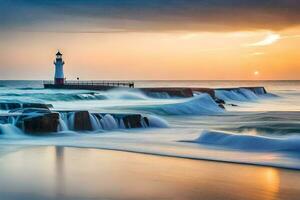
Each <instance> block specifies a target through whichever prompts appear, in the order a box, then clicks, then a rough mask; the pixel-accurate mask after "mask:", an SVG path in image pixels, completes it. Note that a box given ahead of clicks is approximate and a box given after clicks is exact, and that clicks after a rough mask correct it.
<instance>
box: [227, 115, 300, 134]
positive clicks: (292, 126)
mask: <svg viewBox="0 0 300 200" xmlns="http://www.w3.org/2000/svg"><path fill="white" fill-rule="evenodd" d="M226 120H228V121H227V123H228V125H229V127H228V126H227V127H226V126H225V127H223V128H222V129H223V130H226V131H233V132H254V133H258V134H268V135H270V136H274V135H280V136H282V135H292V134H295V135H300V112H297V111H280V112H279V111H276V112H275V111H272V112H254V113H247V114H246V115H245V114H243V115H236V116H235V115H232V116H228V117H227V119H226ZM236 122H238V123H236Z"/></svg>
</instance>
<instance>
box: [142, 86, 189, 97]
mask: <svg viewBox="0 0 300 200" xmlns="http://www.w3.org/2000/svg"><path fill="white" fill-rule="evenodd" d="M140 90H141V91H143V92H144V93H145V94H146V95H148V96H151V97H155V95H153V94H155V93H165V94H168V95H169V96H170V97H193V96H194V95H193V91H192V89H191V88H172V87H170V88H140Z"/></svg>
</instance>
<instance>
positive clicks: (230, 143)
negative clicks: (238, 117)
mask: <svg viewBox="0 0 300 200" xmlns="http://www.w3.org/2000/svg"><path fill="white" fill-rule="evenodd" d="M189 142H193V143H198V144H204V145H212V146H219V147H224V148H228V149H238V150H243V151H260V152H262V151H272V152H274V151H291V152H294V153H297V154H299V151H300V136H288V137H281V138H270V137H264V136H257V135H247V134H234V133H229V132H222V131H212V130H204V131H203V132H202V133H201V134H200V136H199V137H198V138H196V139H195V140H191V141H189Z"/></svg>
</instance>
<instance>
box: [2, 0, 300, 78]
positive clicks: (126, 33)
mask: <svg viewBox="0 0 300 200" xmlns="http://www.w3.org/2000/svg"><path fill="white" fill-rule="evenodd" d="M299 10H300V2H299V1H298V0H201V1H200V0H199V1H195V0H131V1H130V0H123V1H122V0H101V1H97V0H60V1H59V0H43V1H42V0H40V1H39V0H13V1H12V0H0V20H1V21H0V79H40V80H41V79H51V78H52V77H53V71H54V65H53V60H54V56H55V53H56V51H57V49H60V50H61V51H62V53H63V54H64V59H65V62H66V65H65V75H66V77H67V78H68V79H74V78H76V77H80V78H81V79H139V80H141V79H142V80H145V79H154V80H163V79H171V80H175V79H182V80H208V79H212V80H216V79H222V80H224V79H225V80H243V79H247V80H258V79H263V80H267V79H281V80H282V79H297V80H299V79H300V51H299V47H300V12H299Z"/></svg>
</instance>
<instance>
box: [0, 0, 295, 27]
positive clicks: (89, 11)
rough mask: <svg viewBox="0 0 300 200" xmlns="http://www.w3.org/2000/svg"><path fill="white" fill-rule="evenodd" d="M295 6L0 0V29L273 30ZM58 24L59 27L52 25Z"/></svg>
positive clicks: (240, 1)
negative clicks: (60, 24)
mask: <svg viewBox="0 0 300 200" xmlns="http://www.w3.org/2000/svg"><path fill="white" fill-rule="evenodd" d="M299 10H300V4H299V2H298V1H297V0H284V1H282V0H226V1H225V0H201V1H200V0H199V1H195V0H101V1H99V0H43V1H41V0H13V1H12V0H0V19H1V21H0V27H1V29H34V30H39V31H40V30H45V31H62V32H63V31H66V32H68V31H69V32H71V31H72V32H97V31H98V29H103V28H107V29H122V30H126V31H241V30H253V29H271V30H279V29H284V28H287V27H290V26H296V25H299V24H300V12H299ZM59 23H63V24H64V26H63V27H59V28H57V26H56V24H59ZM45 26H46V27H45ZM47 26H48V28H47ZM99 32H101V31H99Z"/></svg>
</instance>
